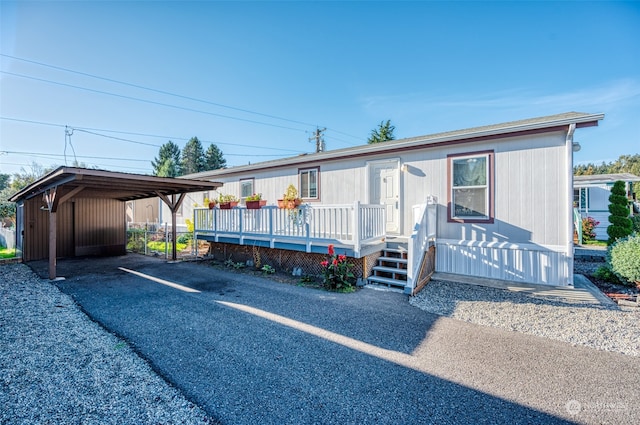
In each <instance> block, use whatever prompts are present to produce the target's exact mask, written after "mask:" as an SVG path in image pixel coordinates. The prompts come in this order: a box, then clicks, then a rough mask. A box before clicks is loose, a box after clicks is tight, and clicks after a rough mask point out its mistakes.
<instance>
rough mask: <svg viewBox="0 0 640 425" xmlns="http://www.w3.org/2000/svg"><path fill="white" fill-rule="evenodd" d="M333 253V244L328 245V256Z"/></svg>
mask: <svg viewBox="0 0 640 425" xmlns="http://www.w3.org/2000/svg"><path fill="white" fill-rule="evenodd" d="M334 253H335V252H334V250H333V244H331V245H329V255H333V254H334Z"/></svg>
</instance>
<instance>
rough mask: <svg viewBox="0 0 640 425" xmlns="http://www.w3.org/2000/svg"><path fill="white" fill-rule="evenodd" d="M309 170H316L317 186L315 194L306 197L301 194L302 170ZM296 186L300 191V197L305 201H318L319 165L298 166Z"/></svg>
mask: <svg viewBox="0 0 640 425" xmlns="http://www.w3.org/2000/svg"><path fill="white" fill-rule="evenodd" d="M310 170H315V171H316V178H317V184H318V188H317V191H316V192H317V195H318V196H316V197H315V198H306V197H304V196H302V172H303V171H310ZM298 188H299V193H300V198H301V199H304V200H305V201H315V202H320V166H319V165H318V166H315V167H304V168H298Z"/></svg>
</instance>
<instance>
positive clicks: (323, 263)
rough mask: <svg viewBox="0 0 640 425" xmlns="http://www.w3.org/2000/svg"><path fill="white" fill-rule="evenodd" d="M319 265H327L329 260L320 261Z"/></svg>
mask: <svg viewBox="0 0 640 425" xmlns="http://www.w3.org/2000/svg"><path fill="white" fill-rule="evenodd" d="M320 265H321V266H322V267H327V266H328V265H329V262H328V261H327V260H325V261H323V262H321V263H320Z"/></svg>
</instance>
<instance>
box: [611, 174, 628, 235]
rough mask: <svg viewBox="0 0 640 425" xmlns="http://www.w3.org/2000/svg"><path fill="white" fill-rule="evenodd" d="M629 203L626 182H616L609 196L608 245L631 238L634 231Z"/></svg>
mask: <svg viewBox="0 0 640 425" xmlns="http://www.w3.org/2000/svg"><path fill="white" fill-rule="evenodd" d="M627 204H628V201H627V192H626V191H625V185H624V182H623V181H621V180H618V181H616V182H615V183H614V184H613V187H612V188H611V195H609V212H610V213H611V215H610V216H609V223H611V225H610V226H609V227H607V234H608V235H609V240H608V241H607V244H608V245H611V244H613V243H614V242H615V241H616V240H617V239H620V238H624V237H626V236H629V235H630V234H631V232H632V231H633V228H632V224H631V219H629V207H628V205H627Z"/></svg>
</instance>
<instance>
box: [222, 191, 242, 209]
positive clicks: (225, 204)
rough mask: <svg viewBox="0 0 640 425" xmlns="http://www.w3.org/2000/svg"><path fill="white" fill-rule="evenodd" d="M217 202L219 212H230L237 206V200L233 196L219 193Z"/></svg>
mask: <svg viewBox="0 0 640 425" xmlns="http://www.w3.org/2000/svg"><path fill="white" fill-rule="evenodd" d="M218 202H219V203H220V209H221V210H230V209H231V208H233V207H236V206H238V198H236V197H235V196H234V195H223V194H222V193H221V194H220V196H218Z"/></svg>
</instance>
